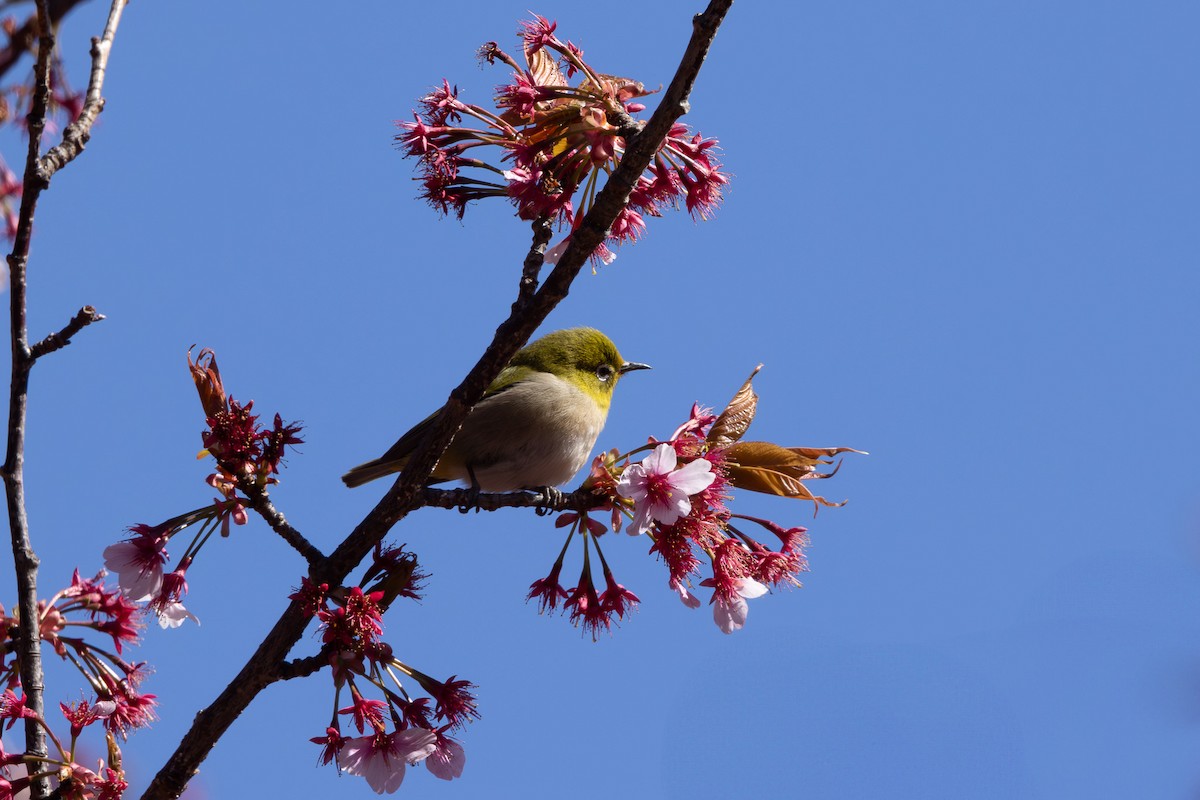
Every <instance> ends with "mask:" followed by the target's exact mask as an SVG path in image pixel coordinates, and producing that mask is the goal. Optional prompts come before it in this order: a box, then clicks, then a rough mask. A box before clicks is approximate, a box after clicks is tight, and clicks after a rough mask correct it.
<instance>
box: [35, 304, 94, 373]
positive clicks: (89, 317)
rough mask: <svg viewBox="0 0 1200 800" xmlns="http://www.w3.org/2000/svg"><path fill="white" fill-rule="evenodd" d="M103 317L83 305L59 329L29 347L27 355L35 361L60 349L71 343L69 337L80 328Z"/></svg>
mask: <svg viewBox="0 0 1200 800" xmlns="http://www.w3.org/2000/svg"><path fill="white" fill-rule="evenodd" d="M102 319H104V315H103V314H101V313H99V312H97V311H96V309H94V308H92V307H91V306H84V307H83V308H81V309H79V310H78V311H76V312H75V316H73V317H71V321H70V322H68V323H67V324H66V325H65V326H64V327H63V329H62V330H61V331H58V332H57V333H52V334H50V335H49V336H47V337H46V338H45V339H42V340H41V341H40V342H38V343H37V344H35V345H34V346H33V347H31V348H29V357H30V358H32V359H33V360H34V361H37V360H38V359H39V358H41V357H42V356H44V355H46V354H48V353H53V352H54V351H55V350H61V349H62V348H64V347H66V346H67V345H69V344H70V343H71V337H72V336H74V335H75V334H77V333H79V332H80V331H81V330H83V329H84V328H86V327H87V326H88V325H91V324H92V323H93V322H99V321H100V320H102Z"/></svg>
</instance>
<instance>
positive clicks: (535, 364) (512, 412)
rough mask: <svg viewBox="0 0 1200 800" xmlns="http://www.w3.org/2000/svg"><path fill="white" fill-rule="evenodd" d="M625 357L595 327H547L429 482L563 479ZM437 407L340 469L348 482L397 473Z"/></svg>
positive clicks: (595, 427) (507, 485) (579, 460)
mask: <svg viewBox="0 0 1200 800" xmlns="http://www.w3.org/2000/svg"><path fill="white" fill-rule="evenodd" d="M638 369H650V367H649V366H648V365H646V364H638V363H636V362H633V361H625V360H624V359H622V358H621V354H620V353H619V352H617V347H616V345H614V344H613V343H612V341H611V340H610V339H609V338H608V337H607V336H605V335H604V334H603V333H601V332H600V331H598V330H596V329H595V328H570V329H568V330H563V331H554V332H553V333H548V334H546V335H545V336H543V337H542V338H540V339H538V340H537V341H535V342H532V343H530V344H529V345H527V346H526V347H525V348H523V349H522V350H520V351H518V352H517V354H516V355H515V356H513V359H512V361H510V362H509V364H508V366H507V367H505V368H504V370H503V371H502V372H501V373H500V375H499V377H497V378H496V380H495V381H494V382H493V383H492V385H491V386H489V387H488V390H487V392H486V393H485V394H484V395H483V399H481V400H480V401H479V402H478V403H477V404H476V405H475V407H474V408H472V409H471V413H470V414H469V415H467V418H466V420H465V421H464V422H463V424H462V427H461V428H460V429H459V431H458V433H457V434H456V435H455V437H454V439H453V440H452V441H451V442H450V446H449V447H448V448H447V449H446V452H445V453H443V454H442V458H441V460H440V461H438V463H437V466H435V467H434V468H433V473H432V475H431V476H430V477H431V479H432V480H431V482H432V483H437V482H440V481H448V480H460V481H465V482H466V483H468V484H470V485H471V487H472V488H475V489H479V490H481V491H485V492H513V491H518V490H521V489H540V488H542V487H552V486H558V485H560V484H563V483H566V482H567V481H569V480H570V479H571V477H572V476H574V475H575V473H576V472H578V471H579V468H580V467H582V466H583V465H584V464H586V463H587V460H588V457H589V456H590V455H591V453H592V447H594V446H595V444H596V439H597V438H598V437H599V436H600V430H601V429H602V428H603V427H604V420H605V418H606V417H607V416H608V407H609V405H610V404H611V402H612V393H613V388H614V387H615V386H616V385H617V381H618V379H620V377H621V376H622V375H624V374H625V373H626V372H632V371H633V370H638ZM436 417H437V414H436V413H435V414H431V415H430V416H429V417H426V418H425V420H423V421H422V422H419V423H417V425H416V427H414V428H413V429H412V430H410V431H409V432H408V433H406V434H404V435H403V436H401V437H400V440H399V441H398V442H396V443H395V444H394V445H392V447H391V449H390V450H388V451H387V452H386V453H384V454H383V455H382V456H380V457H379V458H377V459H375V460H374V461H368V462H367V463H365V464H359V465H358V466H357V467H355V468H354V469H352V470H350V471H349V472H347V473H346V474H345V475H343V476H342V481H344V482H345V484H346V485H347V486H349V487H351V488H353V487H355V486H361V485H362V484H364V483H367V482H368V481H373V480H375V479H376V478H382V477H383V476H384V475H390V474H392V473H394V472H400V471H402V470H403V469H404V466H405V465H406V464H407V463H408V459H409V456H411V455H412V451H413V448H414V447H416V445H417V443H418V442H420V441H421V439H422V437H423V436H424V434H425V432H426V431H427V430H428V429H429V426H430V425H431V424H432V423H433V420H434V419H435V418H436Z"/></svg>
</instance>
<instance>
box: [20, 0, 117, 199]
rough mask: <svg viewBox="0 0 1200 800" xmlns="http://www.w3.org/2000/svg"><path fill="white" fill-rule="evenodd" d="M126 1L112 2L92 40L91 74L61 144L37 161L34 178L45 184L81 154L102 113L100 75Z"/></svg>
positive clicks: (104, 69)
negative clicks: (101, 30) (101, 26)
mask: <svg viewBox="0 0 1200 800" xmlns="http://www.w3.org/2000/svg"><path fill="white" fill-rule="evenodd" d="M127 2H128V0H113V4H112V7H111V8H109V11H108V20H107V22H105V24H104V33H103V34H101V35H100V36H99V37H95V36H93V37H92V73H91V75H90V76H89V77H88V88H87V94H85V95H84V98H83V109H82V110H81V111H80V112H79V116H78V117H77V118H76V119H75V121H74V122H72V123H71V124H70V125H68V126H67V129H66V130H64V131H63V138H62V143H61V144H58V145H55V146H54V147H51V148H50V150H49V151H48V152H47V153H46V155H44V156H42V158H41V160H40V161H39V162H38V177H39V178H40V179H41V180H42V181H43V182H44V183H45V184H47V185H49V183H50V178H51V177H53V175H54V173H56V172H58V171H59V170H60V169H62V168H63V167H65V166H66V165H67V164H69V163H71V161H73V160H74V159H75V158H76V156H78V155H79V154H80V153H82V152H83V148H84V147H86V146H87V143H88V139H90V138H92V125H93V124H94V123H95V122H96V117H98V116H100V112H101V111H103V110H104V97H103V96H102V95H101V94H100V92H101V91H102V90H103V89H104V76H105V75H106V74H107V72H108V54H109V52H110V51H111V50H112V43H113V37H114V36H116V34H117V25H119V24H120V22H121V12H122V11H124V10H125V4H126V3H127Z"/></svg>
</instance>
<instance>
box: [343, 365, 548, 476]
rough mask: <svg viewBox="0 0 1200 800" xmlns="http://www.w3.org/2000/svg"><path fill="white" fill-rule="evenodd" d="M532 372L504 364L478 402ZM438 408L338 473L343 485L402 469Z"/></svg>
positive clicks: (528, 369)
mask: <svg viewBox="0 0 1200 800" xmlns="http://www.w3.org/2000/svg"><path fill="white" fill-rule="evenodd" d="M531 372H532V370H531V369H530V368H529V367H505V368H504V370H503V371H502V372H501V373H500V374H499V375H498V376H497V377H496V380H495V381H493V382H492V385H491V386H489V387H488V390H487V391H486V392H484V395H483V398H482V399H481V400H480V402H481V403H482V402H484V401H485V400H487V399H488V398H491V397H495V396H496V395H498V394H500V393H501V392H504V391H506V390H507V389H511V388H512V387H513V386H516V385H517V384H518V383H520V382H521V381H522V380H523V379H525V378H526V377H528V375H529V374H530V373H531ZM439 413H440V411H435V412H433V413H432V414H430V415H429V416H428V417H426V418H425V419H423V420H421V421H420V422H418V423H417V424H416V425H414V426H412V428H410V429H409V430H408V432H407V433H405V434H404V435H403V436H401V437H400V438H399V439H398V440H397V441H396V443H395V444H394V445H392V446H391V447H390V448H388V451H387V452H386V453H384V454H383V455H381V456H380V457H379V458H376V459H373V460H371V461H368V462H367V463H365V464H359V465H358V466H357V467H355V468H354V469H352V470H350V471H349V472H347V473H346V474H345V475H343V476H342V480H343V481H344V482H345V483H346V485H347V486H361V485H362V484H364V483H366V482H368V481H373V480H375V479H376V478H382V477H383V476H384V475H390V474H392V473H396V472H399V471H401V470H402V469H404V465H405V463H407V461H408V457H409V456H410V455H412V451H413V450H414V449H415V448H416V446H417V444H418V443H419V442H420V441H421V439H422V438H424V436H425V434H426V433H428V431H429V428H430V427H431V426H432V425H433V421H434V420H435V419H436V418H437V415H438V414H439Z"/></svg>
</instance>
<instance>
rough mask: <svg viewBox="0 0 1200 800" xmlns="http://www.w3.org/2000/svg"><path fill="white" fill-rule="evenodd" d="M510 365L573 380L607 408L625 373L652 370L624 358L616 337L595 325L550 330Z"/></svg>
mask: <svg viewBox="0 0 1200 800" xmlns="http://www.w3.org/2000/svg"><path fill="white" fill-rule="evenodd" d="M510 366H513V367H527V368H529V369H533V370H537V371H538V372H549V373H550V374H552V375H556V376H558V377H559V378H562V379H563V380H566V381H570V382H571V383H572V384H574V385H575V386H576V387H577V388H579V389H581V390H583V392H585V393H586V394H587V395H588V396H589V397H591V398H592V399H593V400H595V401H596V404H597V405H599V406H601V407H602V408H604V409H607V408H608V405H609V402H610V401H611V399H612V391H613V387H614V386H616V385H617V381H618V380H619V379H620V377H621V376H622V375H624V374H625V373H626V372H632V371H634V370H638V369H650V367H649V366H648V365H647V364H639V363H637V362H635V361H626V360H625V359H623V358H621V354H620V353H619V352H618V351H617V346H616V345H615V344H613V343H612V340H611V339H609V338H608V337H607V336H605V335H604V334H603V333H601V332H600V331H598V330H596V329H595V328H568V329H567V330H564V331H554V332H553V333H548V334H546V335H545V336H543V337H542V338H540V339H538V340H537V341H535V342H531V343H530V344H529V345H528V346H526V347H525V348H524V349H523V350H521V351H520V352H519V353H517V354H516V355H515V356H514V357H513V360H512V362H511V363H510Z"/></svg>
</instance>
